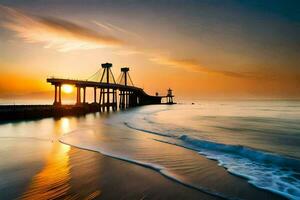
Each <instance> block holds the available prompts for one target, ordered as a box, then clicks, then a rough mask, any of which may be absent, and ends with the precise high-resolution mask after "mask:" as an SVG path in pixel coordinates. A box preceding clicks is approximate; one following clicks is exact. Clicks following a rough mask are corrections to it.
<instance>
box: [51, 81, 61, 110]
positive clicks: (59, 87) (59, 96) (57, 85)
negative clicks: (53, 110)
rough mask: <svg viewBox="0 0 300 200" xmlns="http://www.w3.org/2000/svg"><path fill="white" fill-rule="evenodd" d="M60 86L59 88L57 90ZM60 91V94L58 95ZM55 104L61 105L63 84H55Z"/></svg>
mask: <svg viewBox="0 0 300 200" xmlns="http://www.w3.org/2000/svg"><path fill="white" fill-rule="evenodd" d="M57 88H58V90H57ZM57 93H58V96H57ZM53 105H54V106H59V105H61V84H55V85H54V102H53Z"/></svg>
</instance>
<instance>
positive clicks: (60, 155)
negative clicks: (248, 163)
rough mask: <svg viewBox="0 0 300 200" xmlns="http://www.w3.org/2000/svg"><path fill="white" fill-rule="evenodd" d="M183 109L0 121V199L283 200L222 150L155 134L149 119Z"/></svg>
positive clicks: (150, 107) (156, 108)
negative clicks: (210, 151)
mask: <svg viewBox="0 0 300 200" xmlns="http://www.w3.org/2000/svg"><path fill="white" fill-rule="evenodd" d="M180 106H181V105H178V107H177V108H175V107H170V106H148V107H141V108H137V109H132V110H128V111H124V112H115V113H101V114H99V113H98V114H88V115H85V116H82V117H63V118H60V119H52V118H45V119H40V120H30V121H18V122H11V123H2V124H1V125H0V130H1V131H0V132H1V138H0V143H1V145H0V146H1V147H0V149H1V151H0V159H1V162H0V177H1V181H0V199H16V198H20V199H236V198H239V199H285V198H286V197H285V196H284V195H279V194H278V193H276V192H271V191H270V190H268V188H266V189H262V188H259V187H258V186H257V185H255V184H252V183H250V182H249V180H251V178H245V177H243V176H242V175H243V174H242V173H241V172H240V171H238V172H240V173H241V175H240V176H238V175H237V173H236V171H233V170H232V169H230V170H228V169H229V168H228V166H227V165H228V163H225V164H224V165H222V164H220V161H218V160H217V158H216V155H219V153H220V152H217V153H218V154H214V156H215V157H213V155H212V154H211V155H210V156H211V157H209V156H207V154H208V153H207V152H205V151H203V152H202V155H201V154H199V152H198V151H196V150H195V147H196V146H195V143H193V145H194V146H193V145H192V144H190V146H188V145H187V142H188V140H187V137H183V136H181V137H179V139H178V138H177V137H175V136H172V137H166V136H164V135H163V134H166V133H167V132H165V131H161V132H160V133H161V134H157V133H158V132H157V129H155V127H156V128H157V127H158V126H157V124H155V123H154V122H153V120H154V116H158V114H157V113H160V114H162V113H164V111H166V110H170V109H171V110H174V109H175V110H177V111H178V109H182V108H183V107H182V106H181V107H180ZM162 110H164V111H162ZM177 111H176V112H177ZM167 112H169V111H167ZM142 113H144V114H145V113H147V115H148V116H151V119H147V120H148V122H149V120H150V121H151V120H152V123H150V125H149V124H148V125H147V126H146V125H145V124H143V123H142V122H141V121H138V120H139V119H143V120H145V115H143V114H142ZM149 113H151V114H149ZM163 115H164V114H163ZM130 116H131V117H130ZM159 117H161V116H159ZM124 118H125V119H126V120H125V122H126V123H124ZM120 120H121V121H122V123H118V122H120ZM133 121H134V122H136V123H137V125H139V127H138V126H135V127H133V125H135V124H133V123H132V122H133ZM160 122H161V123H162V122H163V120H162V118H160ZM206 123H207V122H206ZM142 125H143V126H144V127H143V128H144V129H143V130H144V131H142V130H141V127H140V126H142ZM148 126H149V127H153V129H151V130H149V129H148V128H149V127H148ZM130 127H131V128H130ZM166 128H168V127H166ZM168 129H169V130H170V132H172V133H174V131H172V129H171V128H168ZM145 130H146V131H145ZM178 130H179V129H177V131H178ZM182 131H186V133H188V130H184V129H180V132H182ZM190 136H191V135H190ZM227 139H228V138H227ZM206 146H209V145H207V144H206ZM198 147H199V146H198ZM202 147H203V146H202ZM218 148H220V147H218ZM227 153H228V152H223V154H224V155H227ZM235 157H236V156H235ZM227 158H229V157H227ZM220 159H221V158H220ZM222 159H223V158H222ZM237 159H241V158H237ZM223 162H225V161H223ZM236 163H237V164H238V161H236ZM226 164H227V165H226ZM255 164H256V162H253V163H252V165H253V166H254V168H255ZM232 165H233V164H232ZM239 166H240V167H241V165H239ZM244 167H245V166H244ZM266 173H268V172H267V171H266ZM294 194H295V195H297V193H294Z"/></svg>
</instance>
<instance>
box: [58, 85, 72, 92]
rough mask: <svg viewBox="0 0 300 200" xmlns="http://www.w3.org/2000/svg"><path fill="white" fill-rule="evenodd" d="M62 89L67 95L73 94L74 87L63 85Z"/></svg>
mask: <svg viewBox="0 0 300 200" xmlns="http://www.w3.org/2000/svg"><path fill="white" fill-rule="evenodd" d="M61 89H62V91H63V92H64V93H66V94H71V93H72V92H73V89H74V87H73V86H72V85H62V86H61Z"/></svg>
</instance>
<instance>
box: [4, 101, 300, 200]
mask: <svg viewBox="0 0 300 200" xmlns="http://www.w3.org/2000/svg"><path fill="white" fill-rule="evenodd" d="M16 138H17V139H19V140H20V139H22V140H25V139H26V140H34V141H52V142H53V141H60V142H62V143H64V144H67V145H70V146H75V147H79V148H81V149H85V150H91V151H96V152H100V153H102V154H104V155H108V156H111V157H114V158H117V159H120V160H124V161H126V162H130V163H133V164H137V165H142V166H145V167H148V168H151V169H153V170H156V171H157V172H159V173H161V174H162V175H164V176H166V177H167V178H169V179H171V180H173V181H176V182H179V183H182V184H184V185H186V186H189V187H192V188H195V189H198V190H200V191H204V192H206V193H209V194H212V195H215V196H218V197H222V198H226V199H235V198H241V199H243V196H239V195H240V193H241V192H238V191H233V190H232V191H230V190H228V189H224V187H225V186H226V180H224V181H223V182H222V181H220V179H219V178H220V177H224V175H220V174H218V173H216V170H215V169H218V168H220V169H224V170H226V172H227V173H229V174H230V176H233V177H239V178H240V179H241V180H242V182H244V183H245V184H250V185H251V187H254V188H258V189H262V190H265V191H269V192H271V193H275V194H277V195H279V196H281V197H284V198H288V199H300V101H291V100H290V101H289V100H265V101H261V100H247V101H246V100H245V101H201V100H199V101H193V103H192V102H191V101H185V102H184V103H179V104H176V105H149V106H142V107H136V108H132V109H128V110H126V111H118V112H112V113H100V114H99V113H98V114H89V115H86V116H83V117H64V118H62V119H52V118H46V119H41V120H35V121H23V122H15V123H5V124H1V125H0V142H2V144H3V143H4V141H5V144H6V147H5V146H3V145H2V147H0V148H1V149H2V150H5V151H6V153H7V152H9V151H10V150H8V147H7V145H8V144H9V142H8V141H10V142H14V140H16ZM14 144H15V143H14ZM25 146H26V148H27V149H28V148H29V149H30V148H32V143H30V144H28V145H25ZM40 146H42V147H34V148H38V149H39V150H40V153H42V152H47V151H49V149H48V147H47V146H48V145H40ZM173 147H174V148H173ZM175 147H176V150H174V149H175ZM29 154H30V153H29ZM9 155H10V156H11V157H10V159H9V160H8V159H7V160H6V163H5V164H4V163H3V162H0V163H1V164H0V171H1V169H6V168H9V167H12V166H14V165H16V161H12V160H16V159H20V155H16V154H14V153H12V152H11V153H9ZM37 157H38V156H37ZM0 159H1V157H0ZM2 159H3V158H2ZM24 159H25V158H24ZM31 159H33V158H31ZM201 159H207V160H210V163H212V164H210V165H207V166H204V165H203V162H202V161H201ZM204 177H205V178H204ZM1 184H2V187H4V185H5V184H8V182H5V183H3V181H2V182H1V181H0V189H1ZM237 187H238V186H237Z"/></svg>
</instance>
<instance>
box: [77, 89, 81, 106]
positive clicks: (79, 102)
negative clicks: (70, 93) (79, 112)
mask: <svg viewBox="0 0 300 200" xmlns="http://www.w3.org/2000/svg"><path fill="white" fill-rule="evenodd" d="M76 88H77V94H76V97H77V98H76V104H77V105H79V104H81V97H80V96H81V95H80V86H76Z"/></svg>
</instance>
